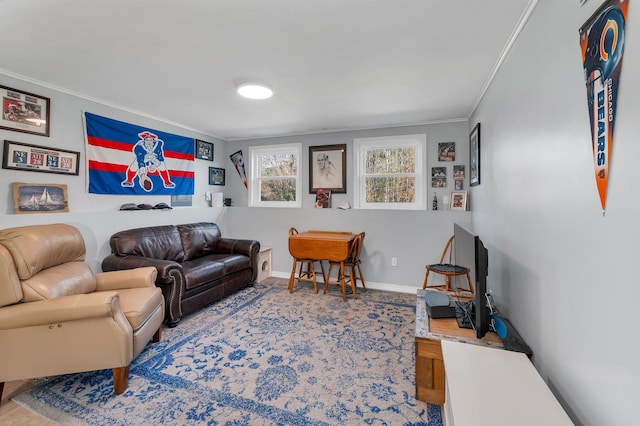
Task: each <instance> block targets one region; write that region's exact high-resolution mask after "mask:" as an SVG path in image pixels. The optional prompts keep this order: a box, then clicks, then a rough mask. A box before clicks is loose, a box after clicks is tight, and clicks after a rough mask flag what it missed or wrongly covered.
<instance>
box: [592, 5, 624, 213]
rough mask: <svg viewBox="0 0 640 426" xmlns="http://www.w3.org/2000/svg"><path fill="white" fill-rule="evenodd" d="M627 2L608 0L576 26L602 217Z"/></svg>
mask: <svg viewBox="0 0 640 426" xmlns="http://www.w3.org/2000/svg"><path fill="white" fill-rule="evenodd" d="M628 5H629V0H608V1H606V2H605V3H604V4H603V5H602V6H601V7H600V8H599V9H598V10H597V11H596V12H595V13H594V14H593V15H592V16H591V17H590V18H589V20H588V21H587V22H585V24H584V25H583V26H582V27H581V28H580V47H581V49H582V63H583V66H584V78H585V82H586V86H587V105H588V108H589V121H590V124H591V144H592V149H593V160H594V166H595V176H596V185H597V188H598V194H599V195H600V204H601V206H602V215H603V216H604V212H605V207H606V203H607V181H608V178H609V162H610V158H611V149H612V146H613V128H614V125H615V121H616V102H617V100H618V83H619V80H620V70H621V68H622V56H623V53H624V44H625V21H626V19H627V7H628Z"/></svg>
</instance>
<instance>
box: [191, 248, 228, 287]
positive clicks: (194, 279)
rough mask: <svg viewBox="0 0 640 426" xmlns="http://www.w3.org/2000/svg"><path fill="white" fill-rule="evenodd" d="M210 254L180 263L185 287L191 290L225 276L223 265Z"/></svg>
mask: <svg viewBox="0 0 640 426" xmlns="http://www.w3.org/2000/svg"><path fill="white" fill-rule="evenodd" d="M211 257H212V256H206V257H200V258H198V259H194V260H187V261H185V262H184V263H183V264H182V270H183V271H184V277H185V287H186V289H187V290H191V289H193V288H196V287H200V286H201V285H203V284H206V283H208V282H212V281H215V280H221V279H222V278H223V277H224V276H225V265H224V263H223V262H219V261H216V260H215V259H212V258H211Z"/></svg>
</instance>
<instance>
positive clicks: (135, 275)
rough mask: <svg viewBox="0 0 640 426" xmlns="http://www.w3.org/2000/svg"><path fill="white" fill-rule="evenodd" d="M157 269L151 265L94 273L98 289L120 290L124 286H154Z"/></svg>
mask: <svg viewBox="0 0 640 426" xmlns="http://www.w3.org/2000/svg"><path fill="white" fill-rule="evenodd" d="M157 276H158V271H157V269H156V268H154V267H153V266H145V267H142V268H135V269H130V270H126V271H125V270H120V271H109V272H99V273H97V274H96V288H97V290H98V291H107V290H120V289H125V288H137V287H155V283H156V277H157Z"/></svg>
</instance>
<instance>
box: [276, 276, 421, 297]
mask: <svg viewBox="0 0 640 426" xmlns="http://www.w3.org/2000/svg"><path fill="white" fill-rule="evenodd" d="M271 276H272V277H275V278H285V279H289V277H290V276H291V272H278V271H271ZM365 283H366V284H367V288H370V289H372V290H384V291H394V292H396V293H415V292H416V290H418V288H417V287H411V286H406V285H400V284H390V283H377V282H374V281H369V280H367V279H366V278H365Z"/></svg>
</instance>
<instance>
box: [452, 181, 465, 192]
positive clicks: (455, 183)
mask: <svg viewBox="0 0 640 426" xmlns="http://www.w3.org/2000/svg"><path fill="white" fill-rule="evenodd" d="M453 187H454V189H455V190H456V191H460V190H463V189H464V179H454V180H453Z"/></svg>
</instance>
